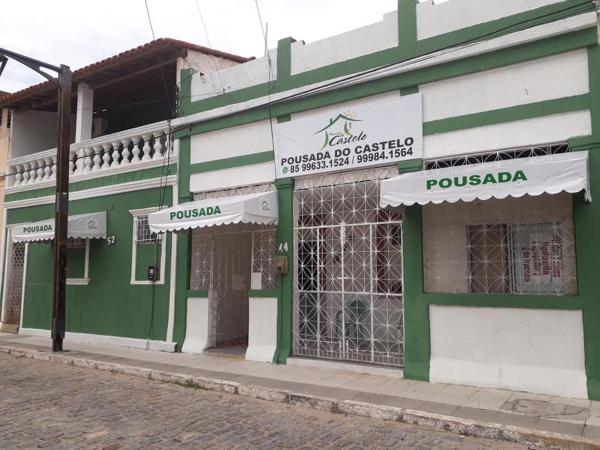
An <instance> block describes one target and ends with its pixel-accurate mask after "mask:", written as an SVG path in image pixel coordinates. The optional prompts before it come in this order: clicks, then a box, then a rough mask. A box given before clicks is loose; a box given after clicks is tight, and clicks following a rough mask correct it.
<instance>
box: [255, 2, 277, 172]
mask: <svg viewBox="0 0 600 450" xmlns="http://www.w3.org/2000/svg"><path fill="white" fill-rule="evenodd" d="M254 4H255V5H256V13H257V14H258V21H259V22H260V30H261V32H262V36H263V40H264V43H265V56H266V58H267V63H268V64H269V84H268V88H267V93H268V101H267V111H268V112H269V129H270V131H271V146H272V147H273V151H275V136H274V131H273V111H272V109H271V94H272V90H273V65H272V62H271V53H270V52H269V46H268V44H267V34H266V33H265V27H264V26H263V20H262V16H261V15H260V7H259V6H258V0H254ZM273 164H274V162H273Z"/></svg>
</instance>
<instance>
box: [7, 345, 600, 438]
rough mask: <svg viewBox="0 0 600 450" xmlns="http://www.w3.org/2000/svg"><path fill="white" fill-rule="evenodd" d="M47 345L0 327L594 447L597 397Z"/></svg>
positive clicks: (110, 360)
mask: <svg viewBox="0 0 600 450" xmlns="http://www.w3.org/2000/svg"><path fill="white" fill-rule="evenodd" d="M49 347H50V340H49V339H45V338H40V337H31V336H24V335H16V336H15V335H12V334H2V333H0V351H2V352H4V353H10V354H13V355H15V356H23V357H30V358H34V359H43V360H50V361H53V362H57V363H65V364H72V365H75V366H78V367H88V368H96V369H102V370H109V371H112V372H119V373H124V374H128V375H134V376H144V377H147V378H151V379H155V380H158V381H163V382H171V383H177V384H182V385H185V386H194V387H199V388H204V389H211V390H216V391H222V392H229V393H232V394H238V395H244V396H250V397H254V398H260V399H264V400H271V401H279V402H286V403H291V404H298V405H302V406H306V407H311V408H316V409H321V410H326V411H331V412H335V413H344V414H352V415H359V416H365V417H375V418H381V419H388V420H396V421H403V422H407V423H413V424H417V425H421V426H426V427H433V428H435V429H440V430H447V431H452V432H456V433H461V434H466V435H472V436H479V437H487V438H495V439H504V440H509V441H512V442H519V443H523V444H527V445H533V446H538V447H541V446H546V447H550V446H555V447H559V448H600V402H593V401H589V400H579V399H577V400H576V399H567V398H562V397H551V396H546V395H533V394H526V393H522V392H513V391H507V390H499V389H481V388H476V387H470V386H456V385H449V384H441V383H427V382H420V381H414V380H404V379H400V378H398V375H395V376H387V375H372V374H361V373H356V372H351V371H347V370H340V369H338V368H335V369H334V368H326V367H318V368H314V367H298V366H293V365H273V364H266V363H256V362H251V361H245V360H235V359H227V358H221V357H213V356H208V355H189V354H182V353H165V352H158V351H147V350H139V349H130V348H119V347H112V346H107V345H94V344H76V343H72V344H69V343H68V341H67V340H65V348H66V349H67V350H68V351H66V352H64V353H60V354H53V353H51V352H50V350H49Z"/></svg>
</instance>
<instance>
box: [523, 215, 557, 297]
mask: <svg viewBox="0 0 600 450" xmlns="http://www.w3.org/2000/svg"><path fill="white" fill-rule="evenodd" d="M512 230H513V249H514V268H515V273H514V280H515V291H516V292H519V293H521V294H545V293H548V294H550V293H552V294H560V293H562V292H563V287H564V273H563V272H564V270H563V254H562V238H561V233H560V226H559V224H558V223H542V224H530V225H517V226H513V228H512Z"/></svg>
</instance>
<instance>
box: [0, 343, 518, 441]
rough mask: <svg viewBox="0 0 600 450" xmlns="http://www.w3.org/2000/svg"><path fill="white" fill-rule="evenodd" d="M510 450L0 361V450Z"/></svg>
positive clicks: (59, 367) (98, 374)
mask: <svg viewBox="0 0 600 450" xmlns="http://www.w3.org/2000/svg"><path fill="white" fill-rule="evenodd" d="M208 447H211V448H218V449H221V448H307V449H308V448H351V449H355V448H356V449H359V448H406V449H423V450H424V449H430V448H444V449H459V448H460V449H490V448H494V449H516V448H524V447H523V446H519V445H516V444H509V443H505V442H496V441H488V440H483V439H476V438H465V437H461V436H458V435H454V434H451V433H443V432H436V431H430V430H426V429H423V428H419V427H415V426H410V425H406V424H400V423H393V422H384V421H379V420H373V419H365V418H358V417H346V416H343V415H340V414H332V413H326V412H320V411H314V410H311V409H306V408H303V407H300V406H291V405H283V404H280V403H272V402H266V401H261V400H255V399H248V398H244V397H240V396H236V395H230V394H221V393H215V392H207V391H201V390H195V389H190V388H185V387H181V386H175V385H167V384H161V383H158V382H154V381H148V380H144V379H140V378H133V377H128V376H125V375H115V374H111V373H108V372H102V371H96V370H92V369H78V368H74V367H70V366H66V365H63V364H55V363H49V362H44V361H34V360H31V359H26V358H15V357H13V356H9V355H4V354H0V448H10V449H13V448H60V449H64V448H69V449H70V448H98V449H111V450H117V449H125V448H127V449H130V448H151V449H164V448H167V449H173V448H190V449H192V448H208Z"/></svg>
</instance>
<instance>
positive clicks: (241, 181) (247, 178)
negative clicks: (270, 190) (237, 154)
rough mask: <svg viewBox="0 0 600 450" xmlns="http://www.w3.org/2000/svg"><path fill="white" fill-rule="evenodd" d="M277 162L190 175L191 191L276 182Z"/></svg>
mask: <svg viewBox="0 0 600 450" xmlns="http://www.w3.org/2000/svg"><path fill="white" fill-rule="evenodd" d="M274 182H275V164H274V163H273V161H269V162H266V163H262V164H252V165H249V166H241V167H234V168H231V169H222V170H213V171H212V172H202V173H195V174H193V175H192V176H190V192H192V193H195V192H202V191H217V190H219V189H230V188H235V187H241V186H248V185H253V184H263V183H274Z"/></svg>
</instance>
